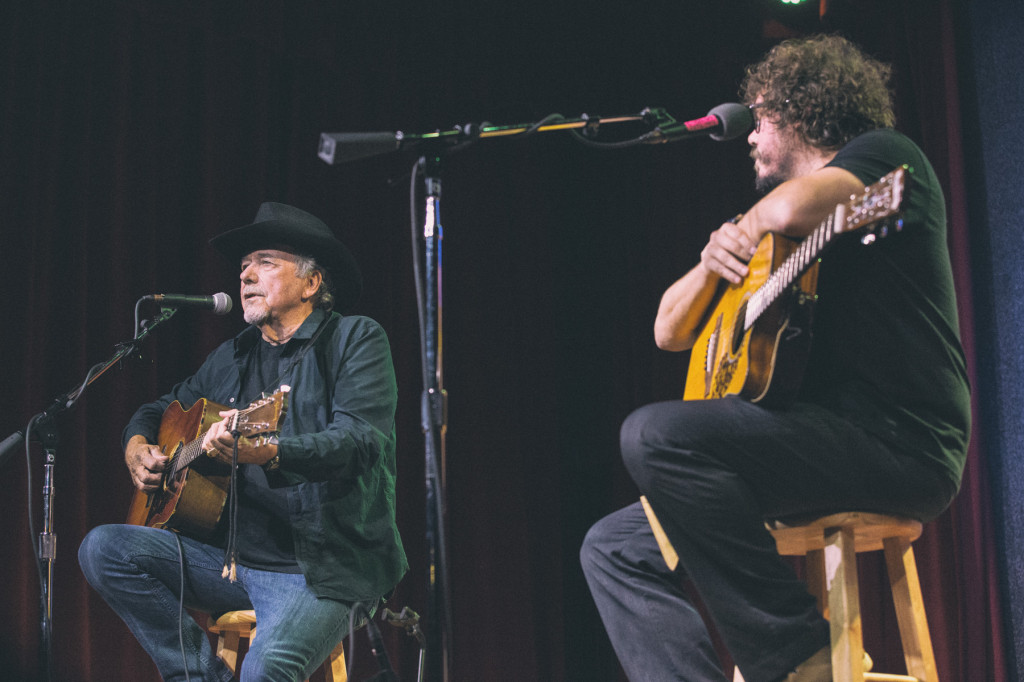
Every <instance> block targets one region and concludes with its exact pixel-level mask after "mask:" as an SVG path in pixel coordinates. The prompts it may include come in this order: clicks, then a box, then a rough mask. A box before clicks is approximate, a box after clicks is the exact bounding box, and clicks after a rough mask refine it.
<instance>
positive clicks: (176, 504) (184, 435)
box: [128, 386, 291, 539]
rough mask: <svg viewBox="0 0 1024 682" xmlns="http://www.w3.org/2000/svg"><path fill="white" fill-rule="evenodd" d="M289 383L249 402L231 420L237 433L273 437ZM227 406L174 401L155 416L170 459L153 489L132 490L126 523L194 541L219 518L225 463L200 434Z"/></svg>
mask: <svg viewBox="0 0 1024 682" xmlns="http://www.w3.org/2000/svg"><path fill="white" fill-rule="evenodd" d="M290 390H291V389H290V387H288V386H282V387H281V388H280V390H278V391H277V392H276V393H274V394H273V395H271V396H269V397H267V398H263V399H260V400H257V401H255V402H254V403H252V404H251V405H249V406H248V407H247V408H245V409H243V410H239V411H238V412H237V413H236V414H235V416H234V417H233V418H232V419H233V423H232V431H238V432H239V433H241V434H242V435H243V436H245V437H246V438H248V439H250V440H253V441H255V442H256V444H257V445H263V444H266V443H267V442H269V441H270V438H271V437H273V436H275V435H277V432H278V430H279V424H280V422H281V420H282V419H283V418H284V415H285V412H286V411H287V402H288V401H287V398H288V393H289V391H290ZM227 409H228V408H227V407H224V406H223V405H218V404H217V403H213V402H210V401H209V400H206V399H205V398H201V399H199V400H198V401H196V403H195V404H194V405H193V406H192V407H190V408H189V409H188V410H183V409H182V407H181V403H179V402H178V401H174V402H173V403H171V404H170V405H168V406H167V409H165V410H164V414H163V416H162V417H161V419H160V431H159V435H158V437H157V445H159V447H160V451H161V452H162V453H163V454H165V455H167V456H168V457H170V460H169V461H168V463H167V468H166V469H165V470H164V475H163V483H162V484H161V486H160V489H159V490H158V491H156V492H154V493H144V492H142V491H141V490H136V491H135V495H134V497H133V498H132V503H131V507H130V509H129V510H128V523H130V524H132V525H136V526H152V527H154V528H167V529H169V530H176V531H180V532H182V533H185V534H186V535H189V536H192V537H195V538H197V539H205V538H207V537H209V536H210V535H211V534H212V533H213V530H214V528H216V526H217V522H218V521H219V520H220V516H221V512H222V511H223V510H224V503H225V501H226V500H227V495H228V490H229V488H230V480H231V475H230V471H229V467H228V466H227V465H225V464H223V463H221V462H218V461H217V460H215V459H213V458H212V453H211V452H208V451H206V450H204V449H203V447H202V444H203V436H204V435H205V433H206V432H207V431H208V430H209V428H210V427H211V426H213V424H215V423H217V422H219V421H221V417H220V415H218V412H223V411H225V410H227Z"/></svg>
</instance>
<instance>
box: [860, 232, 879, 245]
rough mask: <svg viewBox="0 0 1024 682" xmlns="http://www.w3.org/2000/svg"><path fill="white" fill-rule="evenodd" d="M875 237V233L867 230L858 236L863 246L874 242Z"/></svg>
mask: <svg viewBox="0 0 1024 682" xmlns="http://www.w3.org/2000/svg"><path fill="white" fill-rule="evenodd" d="M877 238H878V237H877V236H876V235H875V233H874V232H868V233H867V234H865V235H864V236H863V237H861V238H860V243H861V244H863V245H864V246H867V245H869V244H874V243H875V240H876V239H877Z"/></svg>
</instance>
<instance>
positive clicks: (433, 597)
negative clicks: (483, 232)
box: [317, 108, 676, 682]
mask: <svg viewBox="0 0 1024 682" xmlns="http://www.w3.org/2000/svg"><path fill="white" fill-rule="evenodd" d="M628 122H642V123H644V124H645V125H646V128H647V131H646V133H645V134H643V135H641V136H639V137H637V138H634V139H630V140H625V141H622V142H610V143H599V142H597V141H595V140H594V138H595V137H596V136H597V134H598V129H599V127H600V125H601V124H602V123H628ZM675 125H676V121H675V119H673V118H672V117H671V116H669V115H668V114H667V113H666V112H665V110H664V109H652V108H646V109H644V110H643V111H642V112H641V113H640V114H637V115H628V116H618V117H613V118H605V119H602V118H599V117H596V116H588V115H586V114H583V115H582V116H581V117H580V118H578V119H572V120H569V119H565V118H563V117H562V116H561V115H559V114H552V115H550V116H548V117H546V118H544V119H542V120H541V121H538V122H535V123H530V124H517V125H512V126H493V125H491V124H489V123H483V124H466V125H462V126H456V127H454V128H452V129H450V130H445V131H435V132H432V133H426V134H424V135H406V134H403V133H402V132H400V131H399V132H394V133H321V135H320V145H319V149H318V152H317V154H318V156H319V157H320V158H321V159H322V160H323V161H325V162H326V163H328V164H331V165H333V164H336V163H342V162H346V161H353V160H356V159H361V158H366V157H369V156H376V155H379V154H384V153H389V152H392V151H398V150H400V149H411V148H414V147H423V148H425V149H426V150H427V151H426V153H424V154H423V155H422V156H420V158H419V160H418V161H417V162H416V164H415V166H414V169H413V173H412V178H411V182H412V186H411V189H410V197H411V200H410V204H411V211H412V214H413V220H412V223H413V233H414V237H416V236H417V235H416V234H415V223H416V215H417V211H416V207H415V196H416V180H417V179H418V177H419V176H421V175H422V177H423V195H424V197H423V198H424V204H423V215H424V221H423V233H422V238H423V241H424V249H423V250H424V253H423V262H424V267H423V271H422V272H421V268H420V262H419V255H418V251H419V249H418V247H417V245H416V240H415V239H414V243H413V252H414V254H417V255H416V256H415V257H414V268H415V282H416V296H417V311H418V313H419V316H420V320H419V322H420V353H421V365H422V373H423V377H422V378H423V393H422V394H421V400H420V425H421V427H422V429H423V433H424V437H425V438H424V440H425V442H424V450H425V452H424V456H425V467H424V474H425V478H426V514H425V525H426V530H425V538H426V542H427V552H428V560H429V567H428V581H427V614H428V617H427V622H426V631H427V632H426V634H425V637H424V638H425V640H426V645H425V646H423V641H422V640H421V671H422V667H423V660H422V658H423V650H425V651H426V655H425V658H426V670H427V680H429V682H449V666H450V663H451V659H452V652H451V648H452V617H451V602H450V597H449V587H448V562H447V555H446V550H445V547H446V543H445V538H444V523H443V519H444V508H445V499H444V496H445V491H444V488H445V486H444V476H443V474H444V456H445V452H444V444H445V443H444V441H445V431H446V428H447V413H448V405H447V403H448V395H447V392H446V391H445V390H444V388H443V381H442V378H443V372H442V369H443V363H442V343H441V340H442V333H441V332H442V325H441V311H442V300H441V290H442V286H441V239H442V230H441V167H442V160H443V158H444V154H445V152H452V151H455V150H457V149H460V148H462V147H464V146H465V145H466V144H468V143H470V142H473V141H476V140H479V139H486V138H504V137H511V136H524V135H531V134H533V133H537V132H549V131H564V130H568V131H570V132H571V133H572V134H573V136H574V137H575V138H576V139H577V140H578V141H581V142H584V143H585V144H588V145H591V146H597V147H605V148H615V147H625V146H634V145H637V144H651V143H661V142H665V141H668V140H669V136H668V135H666V134H665V131H667V130H669V129H670V127H672V126H675Z"/></svg>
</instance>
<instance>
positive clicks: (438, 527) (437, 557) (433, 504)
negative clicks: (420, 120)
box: [413, 155, 452, 682]
mask: <svg viewBox="0 0 1024 682" xmlns="http://www.w3.org/2000/svg"><path fill="white" fill-rule="evenodd" d="M417 168H418V169H419V170H420V172H421V173H422V175H423V184H424V195H425V196H424V207H423V215H424V222H423V241H424V263H425V268H424V273H423V274H424V277H423V282H424V284H423V306H422V307H423V311H424V315H423V320H422V322H423V324H422V325H421V326H422V328H423V339H422V340H423V341H424V343H423V358H422V359H423V363H422V364H423V393H422V396H421V402H420V420H421V421H420V426H421V428H422V429H423V433H424V437H425V443H424V448H425V453H424V454H425V471H424V474H425V477H426V515H425V525H426V540H427V553H428V559H429V567H428V584H427V609H428V613H430V614H432V615H433V618H431V619H429V620H428V621H427V635H426V637H427V641H428V642H430V643H431V644H432V646H431V647H430V648H432V649H433V651H432V652H431V653H428V655H427V657H426V659H427V666H428V668H427V669H428V674H427V679H429V680H431V681H432V682H437V681H441V682H448V674H449V666H450V664H451V638H452V633H451V629H452V619H451V602H450V599H449V591H448V561H447V554H446V551H445V547H446V543H445V539H444V523H443V519H444V507H445V499H444V482H443V476H442V472H443V470H444V443H445V431H446V429H447V412H448V410H447V400H448V396H447V394H446V393H445V391H444V389H443V387H442V377H443V371H442V370H443V364H442V353H441V351H442V347H443V346H442V343H441V340H442V325H441V311H442V297H441V290H442V287H441V282H442V278H441V239H442V228H441V156H440V155H431V156H424V157H421V158H420V160H419V161H418V162H417ZM413 179H414V180H415V177H414V178H413ZM428 651H429V649H428Z"/></svg>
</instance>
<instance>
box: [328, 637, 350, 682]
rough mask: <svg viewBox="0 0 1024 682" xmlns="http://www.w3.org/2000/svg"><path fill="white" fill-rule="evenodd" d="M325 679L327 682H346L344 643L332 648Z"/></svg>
mask: <svg viewBox="0 0 1024 682" xmlns="http://www.w3.org/2000/svg"><path fill="white" fill-rule="evenodd" d="M324 667H325V669H326V677H327V680H328V682H348V668H347V667H346V666H345V642H344V641H342V642H340V643H339V644H338V646H336V647H334V651H332V652H331V657H330V659H329V660H328V665H326V666H324Z"/></svg>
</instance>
